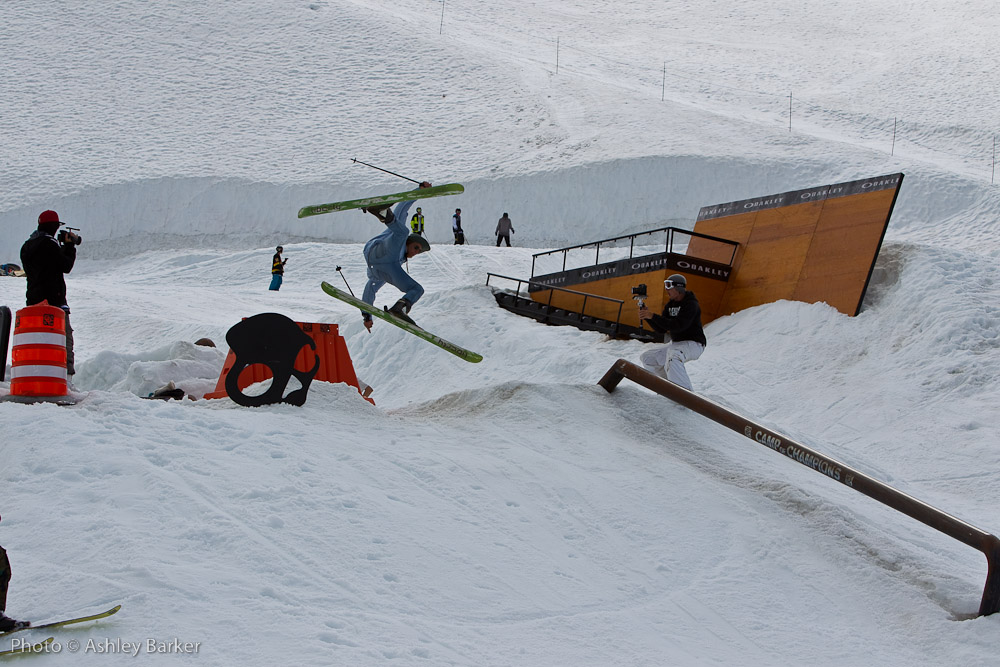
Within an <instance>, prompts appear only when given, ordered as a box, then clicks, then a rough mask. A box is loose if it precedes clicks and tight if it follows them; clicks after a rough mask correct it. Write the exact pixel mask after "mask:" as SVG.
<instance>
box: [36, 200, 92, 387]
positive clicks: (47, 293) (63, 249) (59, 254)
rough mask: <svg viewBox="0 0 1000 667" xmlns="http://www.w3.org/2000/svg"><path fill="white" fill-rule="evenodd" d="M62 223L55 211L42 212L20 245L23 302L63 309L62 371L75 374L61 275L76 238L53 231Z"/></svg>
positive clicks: (70, 263) (70, 264)
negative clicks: (25, 281)
mask: <svg viewBox="0 0 1000 667" xmlns="http://www.w3.org/2000/svg"><path fill="white" fill-rule="evenodd" d="M63 224H65V223H62V222H60V221H59V214H58V213H56V212H55V211H42V213H41V215H39V216H38V229H36V230H35V231H34V232H32V234H31V236H29V237H28V240H27V241H25V242H24V245H22V246H21V266H23V267H24V273H25V277H26V278H27V279H28V290H27V294H26V299H25V300H26V301H27V305H29V306H35V305H38V304H40V303H42V302H43V301H47V302H48V304H49V305H50V306H56V307H57V308H62V309H63V310H64V311H65V312H66V374H67V375H73V374H74V373H76V369H75V368H74V365H73V362H74V357H73V328H72V327H71V326H70V324H69V304H68V303H67V302H66V279H65V278H64V277H63V276H64V275H65V274H67V273H69V272H70V271H72V270H73V265H74V264H75V263H76V247H77V246H78V245H80V237H79V236H77V235H76V234H74V233H73V232H71V231H69V230H65V231H63V232H61V233H60V234H59V240H58V241H57V240H56V232H58V231H59V227H61V226H62V225H63Z"/></svg>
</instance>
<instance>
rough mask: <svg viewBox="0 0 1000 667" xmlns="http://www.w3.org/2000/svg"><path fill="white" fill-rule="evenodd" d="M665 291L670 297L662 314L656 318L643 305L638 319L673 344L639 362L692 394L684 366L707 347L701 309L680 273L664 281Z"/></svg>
mask: <svg viewBox="0 0 1000 667" xmlns="http://www.w3.org/2000/svg"><path fill="white" fill-rule="evenodd" d="M663 287H664V289H665V290H666V293H667V303H666V305H665V306H664V307H663V314H662V315H654V314H653V313H652V312H650V310H649V309H648V308H646V307H645V305H643V306H642V307H641V308H639V319H640V320H643V321H646V322H648V323H649V326H650V327H651V328H652V329H653V331H657V332H659V333H665V334H670V343H669V344H667V345H664V346H663V347H658V348H656V349H653V350H647V351H646V352H643V353H642V355H641V356H640V357H639V360H640V361H641V362H642V365H643V367H644V368H645V369H646V370H648V371H650V372H652V373H656V374H657V375H659V376H660V377H662V378H665V379H667V380H669V381H671V382H673V383H674V384H677V385H680V386H682V387H684V388H685V389H687V390H688V391H691V378H689V377H688V374H687V370H686V369H685V368H684V364H685V363H687V362H688V361H694V360H695V359H697V358H698V357H700V356H701V353H702V352H704V351H705V345H706V344H707V343H706V340H705V331H704V330H703V329H702V328H701V306H700V305H699V304H698V299H697V298H696V297H695V295H694V292H688V291H687V279H686V278H685V277H684V276H682V275H680V274H679V273H675V274H674V275H672V276H670V277H669V278H667V279H666V280H664V281H663Z"/></svg>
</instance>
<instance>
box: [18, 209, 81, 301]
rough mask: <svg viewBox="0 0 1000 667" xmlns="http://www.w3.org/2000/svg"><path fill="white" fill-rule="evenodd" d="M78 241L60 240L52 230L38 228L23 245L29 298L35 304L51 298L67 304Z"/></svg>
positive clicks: (27, 299)
mask: <svg viewBox="0 0 1000 667" xmlns="http://www.w3.org/2000/svg"><path fill="white" fill-rule="evenodd" d="M75 263H76V245H74V244H72V243H66V244H60V243H59V242H58V241H56V239H55V237H54V236H52V234H49V233H48V232H46V231H44V230H43V229H41V228H38V229H36V230H35V231H34V232H33V233H32V234H31V236H29V237H28V240H27V241H25V242H24V245H23V246H21V266H22V267H24V274H25V277H26V278H27V279H28V291H27V294H26V298H25V301H26V302H27V305H29V306H33V305H35V304H37V303H41V302H42V301H48V302H49V305H50V306H59V307H63V306H66V305H67V303H66V280H65V278H63V274H66V273H69V272H70V271H72V270H73V264H75Z"/></svg>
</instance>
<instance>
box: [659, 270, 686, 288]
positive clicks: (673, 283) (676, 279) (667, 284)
mask: <svg viewBox="0 0 1000 667" xmlns="http://www.w3.org/2000/svg"><path fill="white" fill-rule="evenodd" d="M687 284H688V281H687V278H685V277H684V276H682V275H681V274H679V273H675V274H673V275H672V276H670V277H669V278H667V279H666V280H664V281H663V289H670V288H671V287H676V288H677V289H679V290H684V288H686V287H687Z"/></svg>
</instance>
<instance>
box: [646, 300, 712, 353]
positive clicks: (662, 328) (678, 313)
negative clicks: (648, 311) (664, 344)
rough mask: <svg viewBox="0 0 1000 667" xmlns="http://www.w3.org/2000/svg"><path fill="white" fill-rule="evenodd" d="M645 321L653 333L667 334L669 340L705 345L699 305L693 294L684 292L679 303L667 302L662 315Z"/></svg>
mask: <svg viewBox="0 0 1000 667" xmlns="http://www.w3.org/2000/svg"><path fill="white" fill-rule="evenodd" d="M646 321H647V322H649V326H651V327H652V328H653V331H658V332H659V333H669V334H670V340H673V341H682V340H693V341H695V342H698V343H701V344H702V345H707V342H706V341H705V331H704V329H702V328H701V305H700V304H699V303H698V299H697V298H696V297H695V295H694V292H684V297H683V298H682V299H681V300H680V301H667V303H666V305H665V306H664V307H663V314H662V315H653V316H652V317H651V318H649V319H648V320H646Z"/></svg>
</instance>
